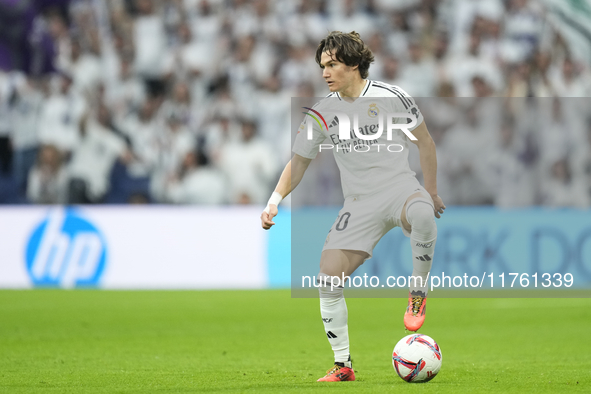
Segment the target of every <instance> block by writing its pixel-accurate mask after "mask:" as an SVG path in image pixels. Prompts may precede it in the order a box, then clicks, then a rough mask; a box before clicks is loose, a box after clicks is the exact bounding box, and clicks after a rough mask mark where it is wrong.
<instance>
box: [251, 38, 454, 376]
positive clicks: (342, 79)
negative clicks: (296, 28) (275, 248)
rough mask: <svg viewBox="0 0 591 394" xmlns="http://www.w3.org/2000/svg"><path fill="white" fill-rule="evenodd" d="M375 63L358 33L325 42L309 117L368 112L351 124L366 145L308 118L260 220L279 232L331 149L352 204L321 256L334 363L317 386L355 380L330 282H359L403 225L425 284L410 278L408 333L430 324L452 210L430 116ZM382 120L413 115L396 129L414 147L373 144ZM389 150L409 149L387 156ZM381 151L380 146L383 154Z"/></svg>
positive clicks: (340, 305) (340, 302)
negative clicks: (321, 86)
mask: <svg viewBox="0 0 591 394" xmlns="http://www.w3.org/2000/svg"><path fill="white" fill-rule="evenodd" d="M373 60H374V56H373V54H372V52H371V50H370V49H369V48H368V47H367V46H366V45H365V44H364V43H363V41H362V40H361V38H360V37H359V34H358V33H356V32H351V33H342V32H339V31H333V32H331V33H330V34H329V35H328V36H327V37H326V38H325V39H323V40H322V41H321V42H320V44H319V45H318V49H317V51H316V62H317V63H318V64H319V65H320V68H321V69H322V70H323V71H322V76H323V78H324V79H325V80H326V83H327V84H328V88H329V89H330V91H331V93H330V94H329V95H328V96H327V97H326V98H325V99H322V100H321V101H320V102H318V103H317V104H316V105H315V106H314V107H313V108H312V109H311V111H310V114H316V115H318V114H320V115H323V119H328V121H329V122H331V120H332V119H333V115H334V114H336V113H339V111H340V113H343V112H347V111H348V112H349V113H350V114H352V112H354V111H356V110H357V109H359V108H362V109H363V110H362V111H357V113H358V125H355V122H354V121H351V125H352V126H353V127H355V126H358V127H359V129H358V130H359V132H360V133H362V134H364V135H365V138H359V137H360V136H359V135H357V134H356V133H355V132H354V131H352V132H351V138H350V139H340V138H338V137H339V132H338V130H337V129H338V127H336V126H335V127H333V124H332V123H333V122H331V126H328V125H324V126H323V125H322V123H321V124H320V125H318V124H317V123H316V122H315V120H314V119H312V117H311V116H306V117H305V119H304V122H303V123H302V125H301V126H300V132H298V134H297V136H296V139H295V143H294V147H293V152H294V155H293V158H292V159H291V161H290V162H289V163H287V165H286V166H285V170H284V171H283V173H282V174H281V177H280V179H279V182H278V184H277V187H276V188H275V191H274V193H273V194H272V196H271V198H270V199H269V202H268V204H267V207H266V208H265V210H264V211H263V213H262V214H261V221H262V227H263V228H264V229H266V230H268V229H270V228H271V226H273V225H274V224H275V223H274V222H273V218H274V217H275V216H276V215H277V205H278V204H279V203H280V202H281V200H282V199H283V198H285V197H286V196H287V195H288V194H289V193H291V191H292V190H293V189H294V188H295V187H296V186H297V185H298V183H299V182H300V180H301V179H302V176H303V175H304V172H305V171H306V169H307V167H308V165H309V164H310V162H311V161H312V159H314V158H315V157H316V154H317V153H318V151H319V148H320V145H321V144H322V145H323V147H324V149H326V147H327V146H331V145H332V146H331V148H332V149H331V150H332V151H333V153H334V156H335V160H336V162H337V165H338V167H339V171H340V173H341V181H342V182H341V183H342V186H343V194H344V197H345V203H344V206H343V209H342V210H341V211H340V212H339V217H338V218H337V220H336V221H335V223H334V224H333V226H332V228H331V230H330V231H329V235H328V236H327V239H326V242H325V244H324V248H323V250H322V255H321V257H320V273H319V275H318V279H319V281H320V282H319V283H320V287H319V292H320V311H321V315H322V321H323V322H324V328H325V332H326V335H327V337H328V340H329V342H330V345H331V347H332V349H333V351H334V355H335V364H334V367H333V368H332V369H330V370H329V371H328V372H327V374H326V376H324V377H323V378H320V379H318V381H330V382H333V381H351V380H355V374H354V372H353V369H352V364H351V356H350V353H349V335H348V328H347V305H346V303H345V299H344V296H343V285H344V284H343V283H334V282H331V281H332V280H335V278H334V277H339V278H341V277H342V276H343V275H344V276H350V275H351V274H353V272H355V270H356V269H357V268H358V267H359V266H360V265H361V264H363V262H364V261H365V260H367V259H368V258H370V257H371V255H372V252H373V248H374V247H375V245H376V244H377V243H378V241H379V240H380V239H381V238H382V237H383V236H384V235H385V234H386V233H387V232H388V231H389V230H390V229H392V228H394V227H400V228H401V229H402V231H403V232H404V234H405V235H406V236H408V237H410V243H411V248H412V255H413V273H412V275H413V276H414V277H418V278H420V280H416V279H415V280H414V282H413V281H412V280H411V285H410V288H409V298H408V307H407V308H406V312H405V314H404V325H405V327H406V328H407V329H408V330H410V331H417V330H418V329H419V328H420V327H421V325H422V324H423V321H424V320H425V305H426V302H427V278H428V274H429V271H430V270H431V264H432V261H433V252H434V248H435V241H436V240H437V227H436V224H435V218H434V217H437V218H439V217H440V214H442V213H443V211H444V209H445V205H444V204H443V201H442V200H441V198H440V197H439V196H438V195H437V180H436V175H437V158H436V153H435V143H434V142H433V139H432V138H431V136H430V134H429V132H428V130H427V126H426V125H425V122H424V120H423V116H422V114H421V112H420V111H419V109H418V108H417V106H416V104H415V102H414V100H413V99H412V98H411V97H409V95H408V94H407V93H406V92H404V91H403V90H402V89H400V88H399V87H397V86H392V85H388V84H385V83H383V82H378V81H371V80H368V79H367V77H368V70H369V65H370V63H372V62H373ZM364 100H369V101H364ZM348 106H349V107H348ZM331 111H332V112H331ZM385 113H397V114H407V115H408V118H404V117H401V118H399V119H398V120H399V121H398V122H396V123H404V124H409V127H408V129H407V131H408V132H409V133H410V134H411V135H412V136H414V138H416V140H412V139H411V138H410V137H409V136H408V135H407V134H406V133H405V132H403V131H402V130H398V129H397V130H394V132H393V133H392V135H391V139H390V140H387V133H386V132H383V133H382V135H381V136H379V138H377V139H375V140H370V139H369V136H371V134H376V132H377V131H376V128H377V127H378V126H377V123H378V118H377V117H378V115H379V114H382V115H383V114H385ZM327 116H328V117H327ZM386 119H388V117H386ZM412 120H414V121H415V122H412ZM409 121H410V123H409ZM308 122H311V123H312V126H311V127H313V129H312V138H310V139H309V138H308V133H307V131H306V130H307V126H308ZM382 126H383V127H385V125H384V124H382ZM382 130H383V131H384V130H385V129H382ZM372 131H373V132H372ZM408 141H411V142H413V143H414V144H415V145H417V146H418V148H419V152H420V163H421V169H422V171H423V176H424V181H425V187H423V186H421V185H420V184H419V182H418V181H417V179H416V177H415V176H414V175H415V173H414V172H413V171H411V170H410V168H409V165H408V149H407V147H408ZM323 143H328V144H329V145H327V144H323ZM392 144H396V146H399V147H402V148H403V149H401V150H400V148H398V149H393V150H392V151H390V150H386V149H385V147H386V146H388V145H392ZM353 147H355V149H353ZM359 147H361V149H359ZM379 147H381V148H382V149H381V150H380V151H378V149H377V148H379ZM337 148H338V149H337ZM331 284H338V285H339V286H331Z"/></svg>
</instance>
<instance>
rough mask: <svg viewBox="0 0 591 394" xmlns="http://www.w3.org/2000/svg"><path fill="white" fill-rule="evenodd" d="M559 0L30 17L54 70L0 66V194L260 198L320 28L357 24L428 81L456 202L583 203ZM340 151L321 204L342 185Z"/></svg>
mask: <svg viewBox="0 0 591 394" xmlns="http://www.w3.org/2000/svg"><path fill="white" fill-rule="evenodd" d="M548 2H549V1H542V0H538V1H534V0H441V1H437V0H397V1H392V0H365V1H356V0H280V1H271V0H251V1H249V0H171V1H157V0H108V1H104V2H96V1H91V0H72V1H70V2H69V3H67V6H65V7H61V8H59V7H58V8H54V9H48V10H46V11H45V12H44V13H43V14H42V15H40V16H39V17H38V21H37V22H38V23H37V25H36V26H37V27H38V29H45V31H46V32H47V33H48V35H49V37H50V38H51V42H52V45H53V47H54V49H55V57H54V59H53V65H54V67H55V70H56V72H55V73H52V74H48V75H31V74H26V73H23V72H20V71H14V70H13V71H0V119H2V121H1V122H0V203H24V202H31V203H40V204H56V203H62V204H64V203H69V204H80V203H149V202H154V203H186V204H248V203H257V204H262V203H264V202H265V201H266V198H267V197H268V196H269V195H270V193H271V191H272V190H271V188H272V187H273V185H274V184H275V182H276V180H277V179H278V176H279V172H280V171H281V170H282V168H283V165H284V163H286V162H287V161H288V160H289V158H290V155H291V154H290V145H291V140H292V124H291V121H290V117H291V97H314V96H317V97H324V96H325V95H326V94H327V93H328V89H327V87H326V84H325V83H324V81H323V79H322V76H321V72H320V70H319V68H318V65H317V64H316V63H315V61H314V53H315V50H316V46H317V44H318V42H319V41H320V40H321V39H322V38H323V37H324V36H325V35H326V33H327V32H328V31H331V30H341V31H351V30H355V31H357V32H359V33H360V34H361V37H362V38H363V39H364V40H365V42H366V43H367V44H368V45H369V46H370V47H371V49H372V51H373V52H374V54H375V57H376V61H375V63H374V64H373V65H372V66H371V67H370V76H369V78H370V79H375V80H381V81H384V82H387V83H391V84H395V85H399V86H401V87H402V88H403V89H405V90H406V91H407V92H408V93H409V94H410V95H412V96H413V97H416V98H417V101H418V102H419V107H420V108H421V109H422V111H423V112H424V115H425V119H426V120H427V124H428V126H429V129H430V131H431V133H432V135H433V137H434V139H435V141H436V143H437V151H438V158H439V188H440V195H441V196H443V197H444V199H445V201H446V203H447V204H448V205H450V204H468V205H469V204H495V205H498V206H502V207H517V206H529V205H549V206H576V207H588V206H589V205H590V198H591V114H589V113H588V108H591V106H589V104H591V101H589V100H588V99H585V98H584V97H589V96H591V67H590V64H589V59H588V58H585V56H581V51H580V48H577V47H576V45H574V44H573V43H572V42H571V41H569V40H567V39H566V38H565V34H564V31H563V30H562V29H561V27H560V26H558V25H557V24H556V23H554V22H553V19H552V18H550V17H549V12H548V7H547V3H548ZM297 113H298V114H299V112H297ZM298 116H300V115H298ZM297 122H298V123H299V119H298V120H297ZM412 158H413V160H412V162H411V167H412V168H413V169H414V170H415V171H417V172H418V173H420V167H419V165H418V162H417V160H415V159H416V155H413V156H412ZM331 166H332V167H334V163H333V162H329V161H328V160H324V159H319V160H315V161H314V162H313V165H312V166H311V170H310V174H307V178H308V179H307V180H305V182H308V183H309V182H318V183H320V184H322V185H323V187H320V188H316V189H314V188H310V190H319V192H318V193H321V195H319V196H316V197H317V198H316V197H314V196H310V197H309V200H310V201H309V202H310V203H332V202H334V203H338V199H342V196H338V195H337V194H338V193H334V192H332V191H334V190H339V188H338V182H339V180H338V174H336V173H335V172H334V171H333V170H334V168H332V167H331ZM304 184H305V183H304ZM332 186H334V187H332ZM302 187H305V186H302ZM328 189H330V190H331V192H327V193H325V192H323V190H324V191H326V190H328ZM306 198H308V197H306ZM306 198H304V200H305V199H306Z"/></svg>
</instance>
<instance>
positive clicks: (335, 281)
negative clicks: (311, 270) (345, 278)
mask: <svg viewBox="0 0 591 394" xmlns="http://www.w3.org/2000/svg"><path fill="white" fill-rule="evenodd" d="M341 280H342V279H341V278H340V277H338V276H333V275H327V274H325V273H322V272H321V273H319V274H318V277H317V278H316V282H317V286H318V291H319V293H320V298H329V299H339V298H342V297H343V290H344V284H343V283H341Z"/></svg>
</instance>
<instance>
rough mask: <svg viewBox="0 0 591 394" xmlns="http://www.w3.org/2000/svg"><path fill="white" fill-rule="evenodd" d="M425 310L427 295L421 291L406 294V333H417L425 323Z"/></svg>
mask: <svg viewBox="0 0 591 394" xmlns="http://www.w3.org/2000/svg"><path fill="white" fill-rule="evenodd" d="M426 308H427V295H426V294H425V293H423V292H422V291H413V292H412V293H410V292H409V294H408V306H407V307H406V313H405V314H404V326H405V327H406V329H407V330H408V331H418V330H419V328H421V326H422V325H423V322H424V321H425V309H426Z"/></svg>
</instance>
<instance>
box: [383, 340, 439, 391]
mask: <svg viewBox="0 0 591 394" xmlns="http://www.w3.org/2000/svg"><path fill="white" fill-rule="evenodd" d="M441 361H442V356H441V349H440V348H439V345H438V344H437V342H435V341H434V340H433V338H431V337H429V336H427V335H423V334H412V335H407V336H405V337H404V338H402V339H401V340H400V341H398V343H397V344H396V346H395V347H394V352H392V365H393V366H394V369H395V370H396V373H398V376H400V377H401V378H402V379H403V380H406V381H407V382H409V383H419V382H428V381H429V380H431V379H433V378H434V377H435V376H436V375H437V373H438V372H439V370H440V369H441Z"/></svg>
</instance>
